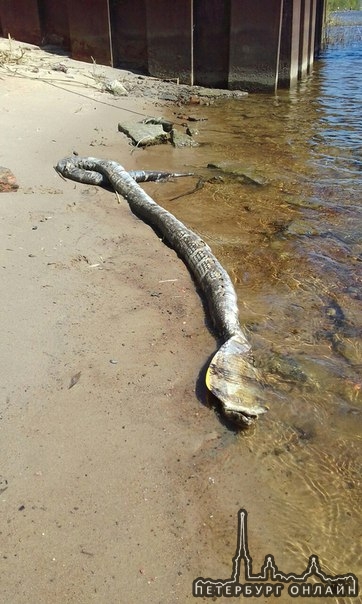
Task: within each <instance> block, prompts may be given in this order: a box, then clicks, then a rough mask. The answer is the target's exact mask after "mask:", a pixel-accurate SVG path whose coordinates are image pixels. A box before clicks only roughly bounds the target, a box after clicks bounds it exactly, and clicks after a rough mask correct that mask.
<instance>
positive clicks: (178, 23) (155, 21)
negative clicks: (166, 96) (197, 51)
mask: <svg viewBox="0 0 362 604" xmlns="http://www.w3.org/2000/svg"><path fill="white" fill-rule="evenodd" d="M192 4H193V2H192V0H184V1H183V2H181V1H177V2H170V0H157V2H155V1H154V0H146V19H147V47H148V70H149V73H150V74H151V75H154V76H157V77H159V78H179V79H180V82H182V83H185V84H190V83H191V80H192V50H191V49H192V35H191V33H192V32H191V29H192V17H191V15H192V13H191V11H192Z"/></svg>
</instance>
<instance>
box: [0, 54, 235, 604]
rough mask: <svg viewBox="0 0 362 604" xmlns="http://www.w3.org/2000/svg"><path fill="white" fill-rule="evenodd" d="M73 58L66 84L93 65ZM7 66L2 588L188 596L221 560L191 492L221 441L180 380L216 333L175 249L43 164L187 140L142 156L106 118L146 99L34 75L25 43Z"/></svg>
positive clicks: (58, 598) (179, 156) (105, 195)
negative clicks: (23, 64) (19, 60)
mask: <svg viewBox="0 0 362 604" xmlns="http://www.w3.org/2000/svg"><path fill="white" fill-rule="evenodd" d="M2 48H4V46H2ZM5 48H6V46H5ZM36 56H37V57H38V59H37V60H39V57H41V58H42V61H43V62H44V61H45V63H46V62H47V61H49V60H51V61H52V62H53V63H54V62H56V61H58V62H59V57H58V58H57V57H56V56H53V55H48V54H47V53H41V54H39V53H38V52H37V53H36ZM64 60H65V61H67V59H64ZM61 61H63V58H61ZM71 63H72V65H73V72H72V73H73V75H74V74H77V73H78V74H79V78H76V79H78V80H79V81H80V80H81V75H80V74H81V70H83V71H84V70H85V71H87V70H88V71H89V70H92V66H91V65H85V64H80V63H79V64H77V63H76V62H74V61H72V62H71ZM34 64H35V68H34ZM43 67H44V64H42V69H43ZM18 68H19V65H16V64H15V65H11V66H10V69H2V70H1V74H0V75H1V79H2V81H1V89H0V107H1V116H2V117H1V119H2V128H1V135H2V145H1V157H0V164H1V165H4V166H6V167H7V168H9V169H10V170H12V172H13V173H14V175H15V176H16V179H17V182H18V184H19V189H18V191H17V192H14V193H3V194H1V196H0V201H1V223H0V224H1V226H0V228H1V241H2V242H3V244H2V261H1V291H2V313H1V334H2V337H1V344H0V359H1V367H2V381H1V408H0V411H1V434H2V436H1V445H0V447H1V454H0V457H1V468H0V474H1V491H2V492H1V515H2V528H1V538H0V544H1V546H0V551H1V554H0V560H1V575H2V580H1V590H0V601H1V602H12V604H23V603H25V602H26V603H27V604H32V603H34V604H35V603H37V604H42V603H44V604H47V603H48V602H53V603H54V604H56V603H64V602H68V603H71V602H74V603H77V604H80V603H84V604H85V603H89V602H99V603H100V602H112V603H116V602H155V603H156V602H158V603H160V604H161V603H162V604H167V603H169V602H188V601H192V600H193V598H192V594H191V588H192V580H193V579H194V578H196V577H197V576H199V575H200V574H202V573H204V572H208V571H210V572H211V571H212V570H213V571H214V573H215V574H216V575H217V574H219V573H220V572H223V570H225V571H226V573H227V574H228V573H229V571H231V555H233V553H234V543H232V545H231V550H230V559H228V560H226V561H225V566H224V568H223V566H222V564H221V566H220V563H221V560H220V556H218V555H217V552H215V551H214V547H213V544H212V543H209V542H208V529H207V524H206V522H207V519H208V518H209V516H210V513H211V512H210V510H211V509H214V507H213V506H212V505H211V507H210V501H208V505H207V506H206V507H204V505H203V503H202V498H203V497H204V496H205V493H206V492H207V491H208V489H210V486H211V487H213V480H214V479H213V478H212V476H210V475H209V463H205V465H204V466H203V460H204V459H207V461H208V462H209V460H210V459H212V456H213V451H215V450H217V449H218V448H220V447H222V446H224V444H225V443H226V444H227V443H228V442H229V440H230V439H231V440H232V439H233V438H234V435H233V433H232V432H230V431H229V430H228V429H227V428H226V427H225V426H223V425H222V423H221V422H220V421H219V419H218V417H217V415H216V414H215V411H214V410H212V409H209V408H208V407H207V406H205V405H204V404H202V401H201V400H199V398H198V397H197V395H196V393H195V388H196V384H197V381H198V375H199V372H200V370H201V368H202V367H203V365H204V364H205V362H206V361H207V358H208V357H209V355H210V354H211V353H212V352H213V350H214V349H215V340H214V338H213V337H212V335H211V334H210V333H209V331H208V330H207V328H206V327H205V316H204V310H203V307H202V304H201V302H200V299H199V297H198V295H197V292H196V291H195V286H194V283H193V282H192V280H191V278H190V276H189V273H188V271H187V269H186V268H185V267H184V265H183V263H182V262H181V261H180V260H179V259H178V258H177V256H176V254H175V253H174V252H173V251H172V250H170V249H169V248H168V247H166V246H165V245H164V244H163V243H162V242H161V241H160V240H159V239H158V238H157V236H156V235H155V234H154V232H153V231H152V230H151V229H150V228H149V227H148V226H146V225H144V224H143V223H142V222H141V221H139V220H138V219H137V218H136V217H135V216H133V215H132V213H131V212H130V211H129V208H128V205H127V204H126V203H125V202H124V201H123V200H120V203H118V200H117V198H116V197H115V195H114V194H112V193H110V192H107V191H103V190H101V189H99V188H96V187H88V186H85V185H79V184H76V183H73V182H70V181H65V180H63V179H62V178H60V176H59V175H58V174H57V173H56V172H55V171H54V169H53V166H54V165H55V164H56V162H57V161H58V160H59V159H61V158H62V157H65V156H67V155H70V154H72V153H73V152H74V151H75V152H77V153H78V154H79V155H83V156H88V155H92V156H96V157H102V158H107V159H114V160H116V161H119V162H120V163H122V164H124V165H125V166H126V167H127V168H128V169H134V168H150V167H152V168H155V169H177V170H182V169H183V164H184V162H185V154H184V151H183V150H176V149H173V148H172V147H171V146H169V147H168V149H167V152H166V149H163V152H162V162H161V161H160V162H158V160H157V152H155V151H153V155H152V156H151V159H150V158H149V156H147V150H146V151H142V150H141V149H137V150H136V151H135V150H134V148H133V147H131V146H130V145H129V142H128V140H127V139H126V137H125V136H124V135H121V134H120V133H118V132H117V124H118V121H119V120H120V119H125V118H129V117H131V118H132V117H133V114H131V113H129V110H131V111H137V112H139V113H140V114H143V115H145V116H146V115H153V114H155V113H156V114H157V115H160V112H162V113H164V110H165V111H166V108H163V107H162V105H161V106H160V104H158V105H157V106H155V102H154V101H147V100H144V99H142V98H135V97H134V96H132V95H129V96H128V97H124V98H115V97H113V96H112V95H111V94H106V93H101V92H99V91H98V90H95V89H93V88H89V87H87V86H86V85H85V84H84V82H83V86H82V85H79V86H75V85H74V86H73V85H71V83H69V82H68V83H64V82H62V81H60V82H59V81H56V80H57V77H58V75H57V72H55V71H53V73H51V72H49V74H48V75H50V77H53V82H52V83H49V82H45V81H43V80H42V76H43V72H42V71H40V73H39V70H38V71H37V70H36V59H35V58H34V56H32V59H31V68H30V67H29V69H28V76H29V77H27V74H26V70H24V69H23V70H22V71H21V70H20V71H21V73H20V77H16V73H17V74H19V69H18ZM33 68H34V70H33ZM78 68H79V72H77V69H78ZM97 69H99V70H100V71H102V69H103V68H98V67H97ZM111 71H112V70H108V72H107V73H111ZM11 72H12V73H11ZM82 73H83V72H82ZM114 73H115V74H116V75H117V74H119V72H116V71H115V70H114ZM37 76H38V77H37ZM59 77H60V76H59ZM140 119H141V118H140ZM147 158H148V159H147ZM147 164H152V165H147ZM166 164H167V165H166ZM162 186H163V185H161V184H159V185H150V187H151V188H150V189H149V190H150V191H151V194H152V192H155V193H156V196H157V190H160V187H162ZM165 186H166V185H165ZM172 186H173V187H174V191H176V192H182V190H185V188H187V185H186V184H178V183H177V184H176V185H172ZM188 186H189V185H188ZM152 187H153V188H152ZM204 456H206V457H205V458H204ZM200 489H201V492H200ZM230 522H231V524H232V525H233V524H235V522H236V519H235V518H232V519H230ZM207 561H209V562H208V563H206V562H207ZM210 561H211V564H210ZM224 574H225V573H224Z"/></svg>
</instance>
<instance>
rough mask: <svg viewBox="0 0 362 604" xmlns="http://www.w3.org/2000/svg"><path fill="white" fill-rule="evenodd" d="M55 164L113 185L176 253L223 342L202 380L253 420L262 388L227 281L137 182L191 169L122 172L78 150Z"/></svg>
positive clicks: (228, 408)
mask: <svg viewBox="0 0 362 604" xmlns="http://www.w3.org/2000/svg"><path fill="white" fill-rule="evenodd" d="M55 169H56V170H57V172H58V173H60V174H61V175H62V176H63V177H65V178H69V179H72V180H75V181H77V182H80V183H84V184H92V185H99V186H103V187H107V188H112V189H114V190H115V191H117V193H119V194H120V195H122V196H123V197H124V198H125V199H126V200H127V201H128V203H129V206H130V208H131V210H132V211H133V212H134V213H135V214H136V215H137V216H138V217H139V218H141V219H142V220H143V221H144V222H146V223H147V224H149V225H150V226H152V227H154V228H155V230H156V231H157V232H158V233H160V234H161V235H162V237H163V238H164V239H165V240H166V241H167V242H168V243H169V245H170V246H171V247H172V248H173V249H174V250H175V251H176V252H177V254H178V255H179V256H180V257H181V258H182V260H183V261H184V262H185V264H186V266H187V267H188V269H189V270H190V272H191V273H192V275H193V276H194V278H195V280H196V283H197V284H198V286H199V288H200V289H201V291H202V293H203V295H204V296H205V299H206V301H207V303H208V307H209V312H210V316H211V318H212V321H213V324H214V327H215V330H216V331H217V333H218V334H219V335H220V336H221V338H222V339H223V342H224V343H223V344H222V346H221V347H220V348H219V349H218V351H217V352H216V354H215V355H214V356H213V358H212V360H211V362H210V364H209V367H208V369H207V372H206V378H205V381H206V385H207V387H208V389H209V390H210V391H211V392H212V393H213V394H214V395H215V396H216V397H217V399H218V400H219V401H220V403H221V409H222V411H223V412H224V414H225V415H226V416H227V417H228V418H230V419H232V420H236V421H237V422H238V423H241V424H246V425H248V424H251V423H253V421H254V420H255V419H256V418H257V417H258V416H259V415H260V414H262V413H265V411H266V407H265V405H264V404H263V398H264V397H263V393H264V391H263V387H262V381H261V378H260V375H259V372H258V370H257V369H256V368H255V367H254V363H253V357H252V353H251V346H250V343H249V342H248V339H247V336H246V334H245V333H244V331H243V329H242V328H241V326H240V322H239V310H238V302H237V296H236V292H235V289H234V286H233V284H232V281H231V279H230V277H229V275H228V273H227V272H226V270H225V269H224V268H223V267H222V265H221V264H220V262H219V261H218V260H217V258H216V257H215V256H214V254H213V253H212V251H211V249H210V247H209V246H208V245H207V244H206V243H205V242H204V241H203V240H202V239H201V237H199V236H198V235H197V234H196V233H194V232H193V231H192V230H190V229H189V228H187V227H186V226H185V225H184V224H183V223H182V222H180V220H178V219H177V218H176V217H175V216H174V215H173V214H171V213H170V212H168V211H167V210H165V209H164V208H162V207H161V206H160V205H158V204H157V203H156V202H155V201H154V200H153V199H152V198H151V197H150V196H149V195H148V194H147V193H146V192H145V191H144V190H143V189H142V187H140V185H139V184H138V183H139V182H146V181H160V180H164V179H167V178H169V177H180V176H191V175H190V174H175V173H170V172H146V171H134V172H132V171H131V172H127V171H126V170H125V168H123V167H122V166H121V165H120V164H118V163H117V162H115V161H110V160H100V159H96V158H93V157H87V158H81V157H78V156H74V157H68V158H64V159H62V160H60V161H59V162H58V164H57V165H56V167H55Z"/></svg>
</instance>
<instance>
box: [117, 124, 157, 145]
mask: <svg viewBox="0 0 362 604" xmlns="http://www.w3.org/2000/svg"><path fill="white" fill-rule="evenodd" d="M118 130H119V131H120V132H123V133H124V134H126V135H127V136H129V137H130V138H131V139H132V141H133V142H134V144H135V145H137V146H138V147H146V146H148V145H158V144H160V143H166V142H167V139H168V135H167V132H165V131H164V129H163V127H162V125H161V124H145V123H143V122H120V123H119V124H118Z"/></svg>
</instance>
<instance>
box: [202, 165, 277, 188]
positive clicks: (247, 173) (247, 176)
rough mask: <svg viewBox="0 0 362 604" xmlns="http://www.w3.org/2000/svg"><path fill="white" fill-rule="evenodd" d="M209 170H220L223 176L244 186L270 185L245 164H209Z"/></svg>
mask: <svg viewBox="0 0 362 604" xmlns="http://www.w3.org/2000/svg"><path fill="white" fill-rule="evenodd" d="M207 167H208V168H211V169H213V170H218V171H219V172H221V173H222V174H225V175H227V176H230V177H233V178H235V179H237V180H238V181H239V182H242V183H243V184H249V185H257V186H259V187H263V186H265V185H266V184H268V181H267V179H266V178H264V177H263V176H261V175H260V174H258V172H257V171H256V170H255V169H254V168H253V167H252V166H247V165H245V164H239V163H235V162H229V161H221V162H217V163H209V164H207Z"/></svg>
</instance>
